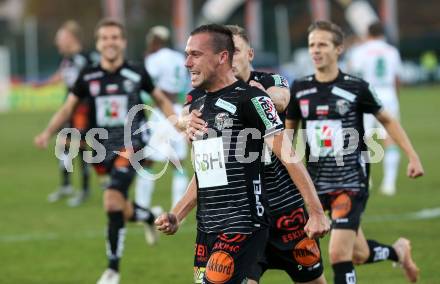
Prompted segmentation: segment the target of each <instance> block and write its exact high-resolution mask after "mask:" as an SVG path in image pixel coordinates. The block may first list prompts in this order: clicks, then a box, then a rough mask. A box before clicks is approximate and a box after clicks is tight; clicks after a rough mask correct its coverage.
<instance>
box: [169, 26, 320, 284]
mask: <svg viewBox="0 0 440 284" xmlns="http://www.w3.org/2000/svg"><path fill="white" fill-rule="evenodd" d="M227 27H228V28H229V29H230V30H231V31H232V33H233V39H234V45H235V53H234V57H233V65H232V66H233V71H234V75H235V76H236V77H237V78H238V79H240V80H243V81H245V82H247V83H248V84H250V85H253V86H258V87H259V88H260V89H262V90H264V91H266V92H267V93H268V94H269V95H270V96H271V98H272V97H274V99H275V100H276V101H277V102H278V107H277V109H280V111H279V112H280V114H282V113H284V112H283V110H284V109H285V107H286V102H287V100H286V97H285V95H288V94H287V90H288V84H287V82H286V80H285V79H284V78H283V77H281V76H280V75H278V74H272V73H264V72H257V71H252V66H251V62H252V59H253V49H252V48H251V47H250V45H249V40H248V37H247V34H246V32H245V30H244V29H242V28H240V27H238V26H227ZM205 99H206V93H205V92H204V91H202V90H200V89H195V90H194V91H192V92H191V93H190V94H189V96H188V101H189V102H188V103H189V104H190V105H191V110H193V109H199V108H201V107H202V106H203V108H206V103H205ZM195 113H197V112H195ZM281 116H282V115H281ZM191 123H192V124H194V126H195V127H196V128H197V129H201V128H202V127H203V125H204V121H203V120H197V121H195V120H194V117H193V119H192V120H191ZM190 132H191V133H192V132H193V131H192V130H190ZM269 159H270V160H269V161H268V162H267V163H266V164H265V166H264V178H263V187H264V188H265V189H266V191H267V197H268V201H269V210H270V213H271V215H272V217H273V218H272V220H271V223H270V234H269V242H268V245H267V247H266V251H265V257H264V259H263V261H261V262H260V266H259V267H258V272H259V275H260V276H261V275H262V273H264V271H265V270H267V269H281V270H284V271H286V272H287V273H288V274H289V276H290V277H291V279H292V281H294V282H297V283H316V284H318V283H325V278H324V275H323V266H322V260H321V257H320V256H321V254H320V249H319V243H318V242H317V241H315V240H314V239H310V238H308V237H307V233H306V231H305V228H304V227H305V226H306V222H307V213H306V212H305V211H306V210H305V208H304V200H303V198H302V197H301V193H302V194H304V195H305V198H306V200H307V199H308V198H309V196H308V193H307V192H304V190H303V189H302V190H300V191H301V193H300V191H298V188H297V187H296V186H295V184H294V183H293V181H292V179H291V177H290V176H289V172H288V170H287V168H286V167H285V166H284V165H283V163H282V161H280V160H279V159H278V158H277V157H276V155H274V154H272V155H269ZM190 190H193V189H190ZM183 204H185V203H183ZM190 205H193V206H194V205H195V204H194V203H191V204H190ZM182 207H184V208H182ZM190 207H191V206H188V205H187V204H185V205H182V203H180V204H179V205H178V206H177V207H176V208H174V209H173V211H172V212H174V213H176V216H177V219H178V220H179V221H180V220H182V219H183V218H184V216H185V215H186V213H185V214H182V212H188V209H189V208H190ZM312 215H313V212H312ZM172 218H173V220H177V219H174V216H172ZM312 218H315V216H312ZM325 221H326V220H325V219H324V220H318V221H313V222H318V223H319V222H323V223H325ZM174 225H175V227H174V228H173V229H172V230H177V228H178V223H175V224H174ZM172 230H170V231H167V230H165V232H167V233H175V231H172ZM292 254H293V257H292ZM196 258H200V256H198V255H197V251H196ZM199 265H200V263H199ZM199 269H200V268H199Z"/></svg>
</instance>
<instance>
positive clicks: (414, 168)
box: [407, 156, 425, 178]
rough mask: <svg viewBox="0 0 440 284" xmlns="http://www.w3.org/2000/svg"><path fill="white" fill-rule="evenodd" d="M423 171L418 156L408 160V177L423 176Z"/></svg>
mask: <svg viewBox="0 0 440 284" xmlns="http://www.w3.org/2000/svg"><path fill="white" fill-rule="evenodd" d="M424 173H425V171H424V170H423V166H422V163H421V162H420V159H419V157H417V156H416V157H414V158H411V159H410V160H409V163H408V169H407V175H408V177H410V178H417V177H421V176H423V175H424Z"/></svg>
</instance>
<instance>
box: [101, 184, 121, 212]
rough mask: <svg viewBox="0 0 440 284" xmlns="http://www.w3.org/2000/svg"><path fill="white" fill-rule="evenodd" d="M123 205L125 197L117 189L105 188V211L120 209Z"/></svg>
mask: <svg viewBox="0 0 440 284" xmlns="http://www.w3.org/2000/svg"><path fill="white" fill-rule="evenodd" d="M124 207H125V198H124V196H123V195H122V193H120V192H119V191H116V190H111V189H107V190H106V192H105V194H104V209H105V211H106V212H115V211H122V210H124Z"/></svg>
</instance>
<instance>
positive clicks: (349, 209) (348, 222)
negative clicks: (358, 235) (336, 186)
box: [319, 190, 368, 232]
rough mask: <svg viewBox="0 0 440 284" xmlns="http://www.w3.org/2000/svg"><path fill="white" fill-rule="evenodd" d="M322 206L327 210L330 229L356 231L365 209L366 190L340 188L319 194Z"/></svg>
mask: <svg viewBox="0 0 440 284" xmlns="http://www.w3.org/2000/svg"><path fill="white" fill-rule="evenodd" d="M319 199H320V200H321V204H322V207H323V208H324V210H328V211H329V216H330V218H331V219H332V229H346V230H353V231H356V232H357V230H358V229H359V226H360V223H361V215H362V213H363V212H364V210H365V206H366V205H367V200H368V192H367V191H366V190H361V191H349V190H341V191H336V192H330V193H325V194H320V195H319Z"/></svg>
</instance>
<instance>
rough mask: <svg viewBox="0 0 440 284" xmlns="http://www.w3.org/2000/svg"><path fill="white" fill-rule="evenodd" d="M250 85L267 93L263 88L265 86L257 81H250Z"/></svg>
mask: <svg viewBox="0 0 440 284" xmlns="http://www.w3.org/2000/svg"><path fill="white" fill-rule="evenodd" d="M249 85H251V86H252V87H257V88H258V89H260V90H262V91H266V89H265V88H264V87H263V85H261V84H260V83H258V82H257V81H254V80H251V81H249Z"/></svg>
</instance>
